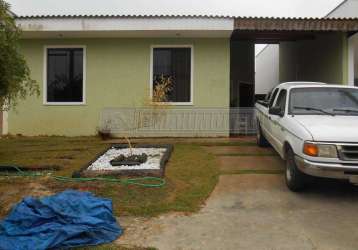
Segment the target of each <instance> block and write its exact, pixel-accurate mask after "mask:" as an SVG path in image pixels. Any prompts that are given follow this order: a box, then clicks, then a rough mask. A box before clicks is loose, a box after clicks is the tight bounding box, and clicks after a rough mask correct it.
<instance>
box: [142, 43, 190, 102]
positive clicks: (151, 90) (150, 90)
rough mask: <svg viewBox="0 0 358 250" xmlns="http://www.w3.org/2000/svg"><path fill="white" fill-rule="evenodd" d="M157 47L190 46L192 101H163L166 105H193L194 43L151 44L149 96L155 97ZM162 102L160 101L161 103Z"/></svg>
mask: <svg viewBox="0 0 358 250" xmlns="http://www.w3.org/2000/svg"><path fill="white" fill-rule="evenodd" d="M155 48H190V60H191V61H190V101H189V102H163V103H161V104H164V105H174V106H191V105H194V45H192V44H189V45H188V44H161V45H151V46H150V63H149V65H150V70H149V72H150V76H149V98H150V100H152V99H153V59H154V58H153V51H154V49H155ZM159 104H160V103H159Z"/></svg>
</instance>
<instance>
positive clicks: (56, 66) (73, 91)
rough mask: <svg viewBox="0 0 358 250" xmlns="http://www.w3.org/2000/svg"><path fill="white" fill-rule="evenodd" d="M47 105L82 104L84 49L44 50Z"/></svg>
mask: <svg viewBox="0 0 358 250" xmlns="http://www.w3.org/2000/svg"><path fill="white" fill-rule="evenodd" d="M46 59H47V60H46V61H47V63H46V86H45V90H46V96H45V103H47V104H83V103H84V73H83V72H84V48H77V47H76V48H47V49H46Z"/></svg>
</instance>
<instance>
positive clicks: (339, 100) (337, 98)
mask: <svg viewBox="0 0 358 250" xmlns="http://www.w3.org/2000/svg"><path fill="white" fill-rule="evenodd" d="M327 112H328V113H334V114H335V115H358V90H357V89H354V88H334V87H323V86H321V87H310V88H294V89H292V90H291V91H290V100H289V113H290V114H294V115H319V114H320V115H327Z"/></svg>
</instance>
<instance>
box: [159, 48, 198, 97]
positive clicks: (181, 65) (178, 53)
mask: <svg viewBox="0 0 358 250" xmlns="http://www.w3.org/2000/svg"><path fill="white" fill-rule="evenodd" d="M190 71H191V49H190V48H155V49H154V50H153V89H154V87H155V84H156V83H157V82H158V79H159V78H160V77H161V76H164V77H171V78H172V81H173V85H172V88H171V90H170V91H169V92H168V94H167V101H168V102H190V95H191V93H190V79H191V76H190V74H191V72H190Z"/></svg>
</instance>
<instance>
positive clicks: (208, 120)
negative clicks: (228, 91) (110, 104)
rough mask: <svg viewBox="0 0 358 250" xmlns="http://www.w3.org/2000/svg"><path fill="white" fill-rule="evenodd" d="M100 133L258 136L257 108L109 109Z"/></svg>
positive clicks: (104, 111)
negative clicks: (256, 134)
mask: <svg viewBox="0 0 358 250" xmlns="http://www.w3.org/2000/svg"><path fill="white" fill-rule="evenodd" d="M99 127H100V130H103V131H108V132H110V133H111V134H114V135H117V134H118V135H121V134H126V135H127V134H130V136H133V137H137V136H172V137H175V136H228V135H230V134H242V135H250V134H255V133H256V120H255V110H254V108H231V109H229V108H180V109H179V108H160V109H159V108H105V109H103V110H102V112H101V118H100V126H99Z"/></svg>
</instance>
